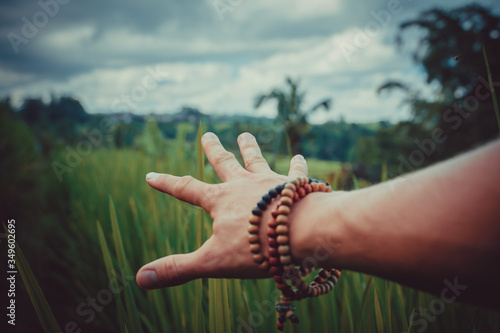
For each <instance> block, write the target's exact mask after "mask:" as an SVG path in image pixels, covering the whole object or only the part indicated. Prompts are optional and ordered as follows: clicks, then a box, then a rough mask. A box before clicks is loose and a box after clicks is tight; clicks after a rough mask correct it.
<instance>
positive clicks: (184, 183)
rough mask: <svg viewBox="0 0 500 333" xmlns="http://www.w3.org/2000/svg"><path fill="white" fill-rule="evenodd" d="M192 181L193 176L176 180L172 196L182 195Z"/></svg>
mask: <svg viewBox="0 0 500 333" xmlns="http://www.w3.org/2000/svg"><path fill="white" fill-rule="evenodd" d="M193 181H194V178H193V176H183V177H181V178H179V180H177V182H176V183H175V185H174V189H173V193H174V195H180V194H182V193H183V192H184V191H185V190H186V188H187V187H188V186H189V185H190V184H191V183H192V182H193Z"/></svg>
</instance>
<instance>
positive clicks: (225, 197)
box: [137, 132, 307, 289]
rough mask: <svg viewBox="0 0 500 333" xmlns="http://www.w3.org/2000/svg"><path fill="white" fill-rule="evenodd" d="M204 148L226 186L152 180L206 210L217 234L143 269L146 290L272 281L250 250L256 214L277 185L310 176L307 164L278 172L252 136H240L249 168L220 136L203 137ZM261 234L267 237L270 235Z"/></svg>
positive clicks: (140, 277)
mask: <svg viewBox="0 0 500 333" xmlns="http://www.w3.org/2000/svg"><path fill="white" fill-rule="evenodd" d="M201 144H202V146H203V150H204V151H205V154H206V156H207V158H208V161H209V162H210V164H211V165H212V167H213V168H214V170H215V172H216V173H217V175H218V176H219V177H220V179H221V180H222V182H223V183H221V184H206V183H204V182H201V181H199V180H196V179H194V178H193V177H191V176H184V177H176V176H172V175H169V174H157V173H149V174H148V175H147V176H146V181H147V182H148V184H149V185H150V186H151V187H153V188H155V189H157V190H159V191H162V192H164V193H167V194H169V195H172V196H174V197H176V198H177V199H180V200H183V201H185V202H188V203H191V204H193V205H197V206H201V207H202V208H203V209H205V211H207V212H208V213H209V214H210V216H211V217H212V218H213V220H214V221H213V234H212V236H211V237H210V238H209V239H208V240H207V241H206V242H205V243H204V244H203V245H202V246H201V247H200V248H199V249H198V250H196V251H194V252H192V253H187V254H175V255H170V256H166V257H163V258H161V259H157V260H155V261H153V262H151V263H149V264H147V265H145V266H144V267H142V268H141V269H140V270H139V272H138V273H137V283H138V284H139V286H141V287H142V288H144V289H156V288H162V287H169V286H176V285H179V284H183V283H186V282H188V281H190V280H193V279H198V278H264V277H267V275H266V273H265V272H262V271H260V270H259V269H257V266H256V265H255V263H254V262H253V260H252V256H251V255H250V252H249V249H248V246H249V243H248V232H247V227H248V218H249V217H250V211H251V209H252V208H253V207H254V206H255V204H256V202H257V201H258V200H259V199H260V197H261V196H262V194H264V193H265V192H267V191H268V190H269V189H270V188H272V187H273V186H276V185H278V184H281V183H283V182H285V181H287V180H291V179H293V178H296V177H301V176H307V163H306V161H305V159H304V158H303V157H302V156H301V155H296V156H295V157H294V158H292V160H291V161H290V171H289V173H288V176H284V175H279V174H277V173H275V172H274V171H272V170H271V169H270V168H269V165H268V164H267V162H266V160H265V159H264V157H262V153H261V151H260V148H259V145H258V144H257V141H256V139H255V137H254V136H252V135H251V134H250V133H243V134H241V135H240V136H239V137H238V145H239V147H240V152H241V155H242V157H243V161H244V164H245V167H244V168H243V167H242V166H241V165H240V164H239V163H238V161H237V160H236V158H235V156H234V154H232V153H230V152H228V151H226V150H225V149H224V147H223V146H222V144H221V143H220V141H219V139H218V138H217V136H216V135H215V134H213V133H210V132H209V133H206V134H205V135H203V137H202V138H201ZM261 229H264V228H261ZM261 231H263V233H261V237H265V230H261Z"/></svg>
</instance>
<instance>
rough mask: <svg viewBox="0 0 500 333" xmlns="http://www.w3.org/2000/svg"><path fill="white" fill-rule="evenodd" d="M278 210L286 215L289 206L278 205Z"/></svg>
mask: <svg viewBox="0 0 500 333" xmlns="http://www.w3.org/2000/svg"><path fill="white" fill-rule="evenodd" d="M278 212H279V213H280V214H283V215H288V214H290V207H288V206H280V208H278Z"/></svg>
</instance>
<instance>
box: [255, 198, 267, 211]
mask: <svg viewBox="0 0 500 333" xmlns="http://www.w3.org/2000/svg"><path fill="white" fill-rule="evenodd" d="M257 206H259V208H260V209H262V210H265V209H266V208H267V203H266V202H265V201H264V200H259V202H257Z"/></svg>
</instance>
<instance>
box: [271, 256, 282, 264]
mask: <svg viewBox="0 0 500 333" xmlns="http://www.w3.org/2000/svg"><path fill="white" fill-rule="evenodd" d="M279 262H280V261H279V259H278V258H277V257H271V258H269V264H270V265H271V266H278V264H279Z"/></svg>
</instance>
